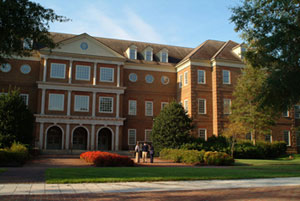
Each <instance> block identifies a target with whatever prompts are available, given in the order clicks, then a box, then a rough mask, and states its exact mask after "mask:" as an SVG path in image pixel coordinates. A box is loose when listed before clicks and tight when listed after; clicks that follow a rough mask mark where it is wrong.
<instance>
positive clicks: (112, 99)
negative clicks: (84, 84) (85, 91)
mask: <svg viewBox="0 0 300 201" xmlns="http://www.w3.org/2000/svg"><path fill="white" fill-rule="evenodd" d="M101 98H109V99H111V104H112V105H111V112H106V111H101V110H100V102H101ZM99 113H109V114H112V113H114V97H109V96H99Z"/></svg>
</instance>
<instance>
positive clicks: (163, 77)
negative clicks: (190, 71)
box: [161, 76, 170, 85]
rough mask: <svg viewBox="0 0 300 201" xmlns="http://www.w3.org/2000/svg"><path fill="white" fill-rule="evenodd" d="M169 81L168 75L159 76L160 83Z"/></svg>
mask: <svg viewBox="0 0 300 201" xmlns="http://www.w3.org/2000/svg"><path fill="white" fill-rule="evenodd" d="M169 82H170V79H169V77H167V76H161V83H162V84H165V85H166V84H169Z"/></svg>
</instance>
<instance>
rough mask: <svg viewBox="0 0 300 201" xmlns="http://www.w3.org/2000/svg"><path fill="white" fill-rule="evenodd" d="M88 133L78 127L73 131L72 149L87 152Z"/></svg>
mask: <svg viewBox="0 0 300 201" xmlns="http://www.w3.org/2000/svg"><path fill="white" fill-rule="evenodd" d="M87 138H88V132H87V130H86V129H85V128H83V127H78V128H76V129H75V130H74V131H73V145H72V149H78V150H87Z"/></svg>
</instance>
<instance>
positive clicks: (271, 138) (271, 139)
mask: <svg viewBox="0 0 300 201" xmlns="http://www.w3.org/2000/svg"><path fill="white" fill-rule="evenodd" d="M268 135H270V141H266V136H265V141H266V142H270V143H272V142H273V137H272V134H268Z"/></svg>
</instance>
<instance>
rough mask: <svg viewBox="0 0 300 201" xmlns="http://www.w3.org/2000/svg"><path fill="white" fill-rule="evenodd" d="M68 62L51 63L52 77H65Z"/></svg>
mask: <svg viewBox="0 0 300 201" xmlns="http://www.w3.org/2000/svg"><path fill="white" fill-rule="evenodd" d="M65 75H66V64H58V63H51V70H50V77H51V78H59V79H65Z"/></svg>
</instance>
